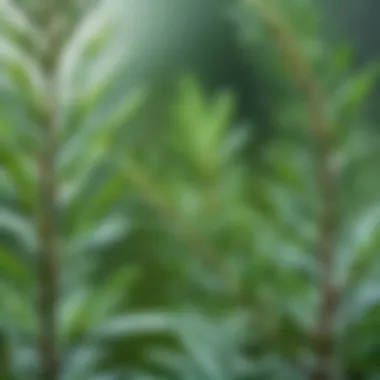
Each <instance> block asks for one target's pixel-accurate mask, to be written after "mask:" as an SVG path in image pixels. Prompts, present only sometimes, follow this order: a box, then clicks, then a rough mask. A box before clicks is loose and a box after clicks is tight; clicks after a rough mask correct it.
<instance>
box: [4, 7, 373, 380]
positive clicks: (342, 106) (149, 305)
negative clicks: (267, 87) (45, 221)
mask: <svg viewBox="0 0 380 380" xmlns="http://www.w3.org/2000/svg"><path fill="white" fill-rule="evenodd" d="M16 3H18V4H19V7H16V5H15V4H16ZM83 3H87V2H83ZM243 3H244V4H239V7H240V9H242V10H243V12H242V13H240V16H241V17H239V19H238V20H239V21H238V24H239V25H238V27H239V28H240V30H243V34H244V33H245V32H246V34H244V36H245V37H247V41H249V43H252V44H253V47H254V48H255V49H262V52H263V54H262V56H261V57H260V60H262V62H263V65H265V66H266V67H267V68H268V75H272V76H273V78H280V79H281V80H282V81H283V82H284V83H286V86H285V87H286V89H285V90H284V93H282V92H281V93H280V95H279V99H273V104H274V105H275V108H276V115H275V116H274V118H273V119H274V120H275V121H276V126H277V127H278V134H277V135H276V136H274V138H273V139H272V141H271V142H270V143H269V144H268V145H267V146H266V147H265V150H264V153H263V154H262V155H261V156H260V162H258V163H255V164H254V165H253V164H252V163H251V162H249V161H248V160H247V159H246V157H245V155H244V154H242V152H243V149H244V147H245V142H246V140H247V139H248V137H249V135H248V133H249V131H248V130H246V129H244V128H242V127H241V126H240V125H239V123H237V122H236V116H235V108H236V104H237V102H238V99H237V98H235V96H234V94H233V93H231V92H229V91H224V92H223V91H220V92H218V93H216V94H209V93H207V91H206V90H205V88H204V86H203V85H202V83H200V82H199V81H198V79H197V78H194V77H192V76H186V77H183V78H182V80H180V81H179V83H178V85H177V87H176V91H175V94H174V95H173V97H172V98H171V99H170V102H169V104H168V105H167V109H165V110H162V117H161V119H160V120H157V121H156V124H153V125H150V124H149V125H148V126H147V125H145V123H146V120H147V119H148V120H152V119H154V117H150V118H149V117H148V118H146V116H147V113H149V112H150V111H151V109H152V108H151V105H152V103H154V102H155V99H154V96H152V93H151V92H150V90H149V86H146V85H145V84H144V85H143V84H141V85H136V84H135V83H134V82H133V81H132V80H131V78H129V77H128V62H129V61H128V54H127V52H126V51H125V48H124V47H123V45H122V42H121V41H120V35H121V34H122V27H123V25H122V24H123V17H122V16H123V15H125V13H123V12H125V10H124V9H123V6H122V4H121V3H119V2H114V3H112V2H100V3H99V4H97V7H95V6H88V7H86V6H83V8H82V7H75V6H74V5H73V3H72V2H67V6H68V7H72V8H70V11H71V12H73V14H74V15H75V17H74V18H73V19H72V20H74V19H75V21H76V22H78V25H77V26H76V28H75V29H74V32H73V33H72V36H71V39H70V40H69V42H68V44H67V46H66V48H65V49H64V52H63V55H62V57H61V58H60V59H61V61H60V65H59V73H58V77H59V81H58V82H59V94H58V95H59V105H58V109H57V115H56V119H57V120H56V124H57V127H58V135H59V136H58V140H59V141H58V149H57V157H56V158H57V162H56V170H57V187H58V190H59V191H58V192H59V194H58V199H57V208H58V210H59V220H58V226H59V251H60V271H61V274H62V275H61V279H60V280H61V283H60V287H61V292H60V299H59V308H58V314H59V328H58V331H57V336H58V337H59V341H60V348H61V352H62V362H63V368H62V379H64V380H76V379H78V380H79V379H81V380H82V379H83V380H87V379H88V380H96V379H115V380H116V379H124V378H131V379H136V380H144V379H181V380H202V379H205V380H206V379H215V380H224V379H225V380H232V379H268V378H273V379H276V380H277V379H278V380H286V379H305V376H306V374H307V371H308V369H309V357H310V331H311V329H312V327H313V325H314V322H315V318H316V310H317V306H318V291H319V290H318V284H317V282H316V273H317V272H318V263H317V259H316V257H315V255H314V249H315V239H316V233H317V231H316V220H317V213H318V207H319V204H318V199H317V194H316V184H315V181H314V178H315V176H314V174H313V173H314V163H313V160H314V157H313V141H312V138H311V135H310V133H309V129H310V128H309V126H308V123H309V120H308V119H307V117H308V115H307V111H306V110H305V105H304V101H303V99H300V97H299V95H297V94H296V93H295V91H294V88H293V84H292V81H291V79H289V77H288V76H287V73H286V71H285V67H284V65H283V62H282V61H281V60H280V59H279V55H278V52H277V51H276V49H275V48H274V45H273V42H271V41H272V40H271V38H270V36H268V35H267V34H266V33H265V30H264V29H265V28H261V27H258V28H257V30H255V31H254V33H253V34H254V38H252V33H251V32H252V30H251V29H250V26H249V24H248V23H247V22H252V19H253V18H255V19H256V20H257V21H256V22H257V23H259V21H258V18H256V17H255V16H257V15H255V14H254V11H253V10H252V9H253V8H251V4H249V3H250V2H248V1H247V2H243ZM276 3H278V4H277V5H279V7H280V9H281V10H282V11H283V14H284V17H285V16H286V17H289V18H294V30H295V32H296V33H297V37H299V46H300V49H301V50H302V51H303V52H304V54H305V56H306V57H307V58H308V59H309V60H310V62H311V66H312V67H313V69H315V72H316V74H317V79H318V81H319V84H320V86H321V88H323V90H324V93H325V96H326V99H325V101H326V104H327V106H328V111H329V116H330V118H331V120H332V124H333V126H334V128H335V129H334V136H335V137H336V138H335V143H336V145H337V155H336V156H337V157H336V161H337V162H336V165H337V166H338V167H339V168H340V169H341V199H340V201H341V205H340V209H341V216H340V218H341V219H342V220H341V227H342V228H341V231H340V236H339V242H338V248H337V253H336V262H335V264H334V272H335V275H336V282H337V283H338V284H339V286H341V287H342V289H343V300H342V308H341V313H340V315H339V318H340V319H339V328H338V332H337V333H338V335H339V339H340V340H341V343H342V344H341V347H340V353H339V354H340V358H341V361H342V367H343V369H344V371H345V375H346V377H347V378H348V379H349V378H353V376H354V375H355V376H361V378H365V379H373V378H374V377H373V376H375V374H376V373H379V371H380V367H379V364H378V355H379V346H378V345H377V344H378V343H377V342H378V341H379V339H380V325H379V323H378V318H379V301H380V297H379V295H380V282H379V270H380V266H379V264H380V261H379V259H378V257H377V251H378V247H379V244H380V240H379V239H380V234H379V228H378V226H379V216H380V215H379V209H378V203H379V198H378V186H379V181H378V176H376V173H377V167H376V166H377V162H378V161H377V159H378V157H377V152H378V151H379V150H378V149H377V143H378V140H377V139H378V136H377V135H376V134H375V133H374V132H373V131H372V130H371V129H370V128H366V126H365V124H364V121H363V120H364V118H363V113H362V106H363V105H365V103H366V99H367V97H368V96H369V95H370V93H371V91H372V87H373V84H374V82H375V78H376V75H377V71H378V68H377V66H375V67H371V68H370V69H369V70H364V71H362V72H360V73H359V74H353V73H352V70H351V69H350V63H349V61H350V54H349V51H348V50H347V49H346V48H342V49H337V50H335V49H333V47H331V46H329V45H328V44H327V43H325V42H324V41H323V40H322V38H321V37H320V34H319V31H318V19H317V18H316V16H315V15H316V13H315V12H314V10H313V7H312V5H311V4H310V3H311V2H309V1H290V2H289V1H278V2H276ZM34 4H37V2H33V1H30V4H29V3H28V4H27V2H21V1H20V2H12V1H5V0H4V1H0V152H1V153H0V160H1V162H0V163H1V167H0V297H1V299H2V302H1V305H0V366H1V368H2V369H1V371H2V374H4V376H8V373H9V377H4V378H5V379H8V378H9V379H11V378H12V379H24V378H28V379H29V378H30V379H33V378H36V371H37V365H36V358H35V352H34V345H35V341H36V334H37V333H36V325H37V320H38V317H39V316H38V312H37V311H36V310H35V308H34V299H35V288H36V274H35V273H36V272H35V270H34V269H35V267H36V264H37V252H38V242H37V237H36V227H35V225H36V214H37V213H38V211H39V210H38V202H37V188H38V181H39V178H38V175H37V157H38V152H39V151H40V149H41V133H43V131H42V130H41V127H42V125H40V120H41V119H40V117H41V115H40V114H39V113H38V111H39V109H40V107H41V102H42V99H43V93H44V91H45V90H44V83H43V78H42V77H41V73H40V72H39V70H38V65H37V64H36V62H37V60H38V54H39V48H40V46H41V45H40V44H41V39H42V40H43V39H44V36H41V35H40V33H39V28H38V26H34V21H33V20H34V17H35V15H34V8H33V7H32V6H33V5H34ZM70 4H71V5H70ZM247 6H248V7H249V8H246V7H247ZM248 10H249V12H248ZM3 19H4V20H3ZM37 24H38V23H37ZM149 116H150V115H149ZM153 121H154V120H153ZM258 127H260V126H258ZM357 374H358V375H357Z"/></svg>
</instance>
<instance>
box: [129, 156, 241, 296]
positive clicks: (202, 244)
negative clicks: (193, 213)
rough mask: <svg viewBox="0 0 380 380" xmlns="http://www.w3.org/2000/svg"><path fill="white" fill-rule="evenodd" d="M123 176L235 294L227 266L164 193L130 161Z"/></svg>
mask: <svg viewBox="0 0 380 380" xmlns="http://www.w3.org/2000/svg"><path fill="white" fill-rule="evenodd" d="M124 164H125V168H124V173H125V175H126V177H127V178H128V180H129V181H130V183H131V185H132V186H133V187H134V188H135V189H136V190H138V191H139V192H140V194H142V196H143V197H144V200H145V201H147V202H148V203H149V204H150V206H151V207H152V208H153V209H154V210H155V211H156V212H157V214H158V215H159V216H161V217H162V218H163V219H165V220H167V221H169V222H170V223H171V224H172V225H173V226H175V228H176V229H178V231H179V233H180V235H181V236H182V237H183V239H184V241H185V243H186V244H187V245H188V246H189V247H191V248H192V249H194V251H195V252H197V253H198V255H200V256H201V259H202V261H203V262H204V263H205V264H206V266H207V267H208V268H210V269H211V270H212V271H213V272H215V273H218V274H219V275H221V276H222V278H223V279H224V281H225V282H226V284H227V287H228V290H229V292H230V293H231V295H232V296H234V295H235V291H236V284H235V280H234V279H233V277H232V276H231V272H230V271H229V270H228V268H227V265H225V263H224V262H223V259H222V257H221V255H220V254H219V252H217V251H216V250H215V249H214V247H212V246H211V245H210V244H209V242H208V241H207V239H205V238H204V236H202V234H200V233H199V232H198V229H197V228H196V227H195V226H194V225H193V224H192V223H191V222H190V221H189V220H187V219H186V218H184V217H183V215H182V214H181V213H179V212H178V211H177V210H176V209H175V207H173V206H172V205H171V203H170V201H168V200H167V199H166V197H165V195H164V194H162V192H161V191H160V189H157V187H156V185H155V184H154V183H153V182H152V181H151V179H150V178H149V177H148V176H147V175H145V174H144V170H143V168H141V167H139V165H138V164H137V163H136V162H135V161H134V160H132V159H127V160H126V161H124Z"/></svg>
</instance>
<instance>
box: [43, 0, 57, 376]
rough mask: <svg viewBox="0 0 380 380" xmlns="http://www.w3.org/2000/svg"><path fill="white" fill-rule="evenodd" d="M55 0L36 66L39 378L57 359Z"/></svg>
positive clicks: (53, 372) (48, 8)
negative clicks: (39, 86) (40, 84)
mask: <svg viewBox="0 0 380 380" xmlns="http://www.w3.org/2000/svg"><path fill="white" fill-rule="evenodd" d="M55 8H56V3H55V1H54V0H53V1H47V2H46V4H45V7H44V8H43V11H41V15H40V17H41V19H40V21H41V26H42V29H43V32H44V35H45V36H46V42H47V44H46V47H45V50H44V51H43V53H42V57H41V62H40V69H41V72H42V75H43V77H44V82H45V90H46V91H45V99H44V104H43V109H42V110H41V119H40V120H39V122H40V126H41V131H42V140H41V151H40V158H39V202H40V203H39V209H38V210H39V214H40V215H39V230H38V239H39V255H38V282H39V284H38V312H39V337H38V356H39V370H40V379H41V380H58V379H59V377H60V358H59V348H58V346H59V345H58V333H57V306H58V302H59V291H58V288H59V274H60V273H59V269H60V268H59V263H58V242H57V237H58V236H57V178H56V172H55V161H56V153H57V141H56V140H57V131H56V128H57V125H56V124H57V119H58V114H57V99H58V89H57V85H56V76H57V65H58V64H57V62H58V58H59V53H60V48H59V44H58V43H57V42H58V41H57V40H56V36H55V35H54V33H53V32H52V30H53V29H52V26H53V23H54V19H55Z"/></svg>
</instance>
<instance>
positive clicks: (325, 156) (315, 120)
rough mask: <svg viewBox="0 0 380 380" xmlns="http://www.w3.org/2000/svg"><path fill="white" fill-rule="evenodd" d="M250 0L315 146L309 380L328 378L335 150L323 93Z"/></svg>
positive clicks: (256, 0)
mask: <svg viewBox="0 0 380 380" xmlns="http://www.w3.org/2000/svg"><path fill="white" fill-rule="evenodd" d="M250 2H251V3H252V5H254V6H255V8H256V9H257V11H258V12H259V15H260V17H261V18H262V19H263V21H264V23H265V25H266V27H267V28H268V29H269V31H270V33H271V34H272V36H273V39H274V40H275V41H276V43H277V45H278V47H279V48H280V50H281V52H282V54H283V59H284V61H285V63H286V64H287V65H288V66H289V70H290V71H291V74H292V76H293V80H294V82H295V84H296V86H297V87H298V88H299V89H300V91H301V92H302V94H303V96H304V98H305V100H306V102H307V106H308V113H309V117H310V124H311V127H312V132H313V136H314V140H315V145H316V152H315V154H316V158H315V161H316V183H317V186H318V188H319V193H320V199H321V209H322V210H321V215H320V219H319V224H318V241H317V255H318V258H319V262H320V268H319V269H320V309H319V313H318V316H317V324H316V328H315V333H314V336H313V343H314V344H313V345H314V352H315V357H316V365H315V368H314V369H313V370H312V372H311V374H310V379H312V380H333V379H334V378H335V368H334V359H335V346H336V339H335V334H334V319H335V317H336V313H337V310H338V307H339V295H338V291H337V290H336V288H335V285H334V278H333V277H334V274H333V270H334V255H335V240H336V234H337V231H338V227H339V221H338V218H339V208H338V207H339V206H338V205H339V189H338V180H339V173H338V172H337V168H336V166H335V165H334V161H333V158H334V153H335V147H334V142H333V134H332V130H331V126H330V122H329V118H328V116H327V111H326V106H325V102H324V96H323V93H322V91H321V90H320V89H319V86H318V84H317V81H316V80H315V78H314V75H313V73H312V70H311V68H310V65H309V64H308V62H307V59H306V58H305V57H304V54H303V52H302V50H301V49H300V48H299V47H298V45H297V42H296V39H295V37H294V36H293V33H292V32H291V29H290V28H289V27H288V25H287V24H286V23H285V22H284V21H283V20H282V18H281V17H280V16H279V15H278V13H277V11H276V9H274V8H273V7H272V6H271V4H269V2H268V1H265V2H264V1H261V0H250Z"/></svg>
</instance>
